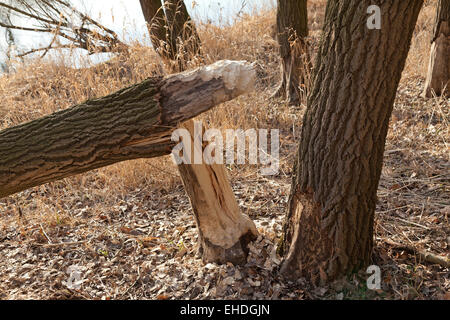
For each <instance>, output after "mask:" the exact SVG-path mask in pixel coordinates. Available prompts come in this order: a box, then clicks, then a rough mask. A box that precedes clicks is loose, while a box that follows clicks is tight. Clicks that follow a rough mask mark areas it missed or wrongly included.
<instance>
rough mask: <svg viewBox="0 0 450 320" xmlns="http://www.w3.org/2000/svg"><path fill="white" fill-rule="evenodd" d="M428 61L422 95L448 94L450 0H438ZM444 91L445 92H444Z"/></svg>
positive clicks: (449, 82)
mask: <svg viewBox="0 0 450 320" xmlns="http://www.w3.org/2000/svg"><path fill="white" fill-rule="evenodd" d="M437 6H438V8H437V15H436V23H435V26H434V32H433V39H432V46H431V52H430V63H429V66H428V74H427V80H426V82H425V89H424V92H423V95H424V96H425V97H428V98H430V97H432V96H433V94H436V95H437V96H440V95H448V92H449V91H450V89H449V88H448V86H449V85H450V0H439V2H438V4H437ZM444 91H445V92H444Z"/></svg>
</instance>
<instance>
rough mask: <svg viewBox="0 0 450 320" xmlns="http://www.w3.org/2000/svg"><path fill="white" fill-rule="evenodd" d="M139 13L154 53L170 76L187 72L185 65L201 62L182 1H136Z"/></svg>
mask: <svg viewBox="0 0 450 320" xmlns="http://www.w3.org/2000/svg"><path fill="white" fill-rule="evenodd" d="M140 2H141V8H142V12H143V14H144V18H145V21H146V22H147V26H148V31H149V34H150V38H151V40H152V44H153V47H154V48H155V50H156V52H157V53H158V54H159V55H160V56H161V57H162V58H163V60H164V61H165V62H166V63H167V64H168V66H169V67H170V72H180V71H184V70H186V69H187V65H188V63H189V62H190V61H191V60H192V59H194V58H196V57H200V58H201V41H200V37H199V36H198V33H197V30H196V28H195V25H194V23H193V21H192V19H191V17H190V15H189V13H188V11H187V8H186V5H185V4H184V1H182V0H165V1H164V8H163V6H162V2H161V0H140Z"/></svg>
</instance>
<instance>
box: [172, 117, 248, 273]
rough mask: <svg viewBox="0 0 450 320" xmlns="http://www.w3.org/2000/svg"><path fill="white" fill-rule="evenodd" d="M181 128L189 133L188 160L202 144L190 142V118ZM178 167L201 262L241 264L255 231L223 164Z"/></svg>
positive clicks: (192, 157)
mask: <svg viewBox="0 0 450 320" xmlns="http://www.w3.org/2000/svg"><path fill="white" fill-rule="evenodd" d="M182 127H183V128H186V129H187V130H188V131H189V132H190V134H191V145H192V146H193V148H192V154H191V159H194V152H195V151H194V150H195V148H198V147H200V150H198V151H199V152H201V153H202V154H203V147H202V146H196V145H195V143H194V137H195V136H194V134H195V132H194V122H193V121H192V120H190V121H188V122H187V123H185V124H183V125H182ZM202 132H203V129H202ZM200 134H202V135H203V133H200ZM178 169H179V172H180V175H181V177H182V179H183V184H184V187H185V190H186V192H187V194H188V196H189V199H190V202H191V205H192V209H193V211H194V216H195V221H196V223H197V227H198V232H199V251H200V253H201V255H202V258H203V261H205V262H216V263H226V262H232V263H234V264H242V263H245V262H246V258H247V254H248V248H247V245H248V243H249V242H250V241H252V240H254V239H256V236H257V230H256V227H255V224H254V223H253V222H252V221H251V220H250V218H249V217H248V216H246V215H244V214H242V213H241V211H240V209H239V206H238V204H237V202H236V198H235V196H234V194H233V190H232V189H231V185H230V182H229V180H228V178H227V173H226V169H225V166H224V165H222V164H212V165H207V164H205V163H203V164H181V165H179V166H178Z"/></svg>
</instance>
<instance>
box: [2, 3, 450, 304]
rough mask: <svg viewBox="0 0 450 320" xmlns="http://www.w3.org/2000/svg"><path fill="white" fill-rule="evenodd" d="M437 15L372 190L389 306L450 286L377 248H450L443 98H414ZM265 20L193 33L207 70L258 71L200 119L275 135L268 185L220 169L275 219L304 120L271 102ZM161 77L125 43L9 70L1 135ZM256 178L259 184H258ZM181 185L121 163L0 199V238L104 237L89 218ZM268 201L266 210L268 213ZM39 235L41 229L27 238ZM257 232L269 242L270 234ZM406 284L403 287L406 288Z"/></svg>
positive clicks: (244, 171)
mask: <svg viewBox="0 0 450 320" xmlns="http://www.w3.org/2000/svg"><path fill="white" fill-rule="evenodd" d="M325 3H326V1H325V0H315V1H310V4H309V11H310V25H311V43H312V45H313V48H316V47H317V41H318V38H319V36H320V28H321V21H322V20H323V13H324V9H325ZM434 15H435V9H434V3H432V1H427V2H426V5H425V7H424V9H423V10H422V13H421V15H420V17H419V22H418V25H417V28H416V31H415V34H414V38H413V42H412V47H411V51H410V54H409V57H408V61H407V65H406V68H405V71H404V74H403V79H402V82H401V85H400V88H399V94H398V99H397V102H396V106H395V110H394V115H393V120H392V123H391V130H390V132H389V137H388V143H387V147H386V149H387V153H386V161H385V169H384V171H383V176H382V180H381V183H380V191H379V198H380V204H379V206H378V208H377V211H378V215H377V217H378V218H377V227H376V237H377V244H378V249H377V250H378V251H377V254H378V257H381V258H382V259H386V261H384V260H383V261H384V264H385V265H386V266H387V267H386V271H389V273H391V275H392V276H391V279H390V280H389V281H391V282H390V283H391V285H392V288H394V289H392V290H391V291H390V294H391V296H389V297H391V298H397V299H399V298H402V299H404V298H429V297H432V298H439V297H441V295H442V294H443V293H445V291H446V290H447V291H448V290H449V287H450V284H449V281H448V278H447V279H445V277H448V271H447V272H443V271H442V269H441V270H439V268H437V269H436V268H435V266H432V267H427V266H424V265H422V264H419V263H415V264H414V268H415V269H414V271H411V270H409V266H410V262H411V257H409V258H407V257H399V255H400V253H398V252H396V251H395V249H393V248H390V247H389V246H387V245H386V244H385V243H384V242H383V239H385V238H386V237H389V238H394V239H395V240H397V241H399V242H403V243H408V244H413V245H414V246H418V247H421V248H423V249H430V250H432V251H433V252H435V253H437V254H445V253H446V252H447V253H448V248H449V247H450V243H446V241H449V240H448V239H447V238H446V237H447V235H448V233H449V232H450V230H449V227H448V226H449V224H448V216H449V214H450V213H449V209H448V208H449V206H450V197H449V191H450V189H449V186H450V181H449V179H450V177H449V175H448V172H449V153H448V150H449V146H448V139H449V137H450V132H449V130H450V129H449V125H448V121H449V108H448V106H449V105H448V103H449V101H448V100H445V99H442V98H436V99H430V100H425V99H422V98H420V97H419V94H420V92H421V90H422V87H423V82H424V75H425V74H426V68H427V63H428V52H429V49H430V37H431V28H432V25H433V19H434ZM274 19H275V12H273V11H266V12H264V11H263V12H259V13H256V14H253V15H251V16H245V17H243V18H242V19H240V20H238V21H236V23H235V24H233V25H231V26H227V27H223V28H219V27H216V26H214V25H210V24H202V25H199V26H198V30H199V33H200V37H201V39H202V42H203V46H204V53H205V55H206V57H207V62H213V61H216V60H220V59H234V60H248V61H252V62H255V63H256V65H257V70H258V79H259V80H258V88H257V91H256V92H255V93H252V94H249V95H247V96H243V97H240V98H238V99H236V100H234V101H232V102H228V103H225V104H223V105H221V106H218V107H217V108H215V109H214V110H212V111H210V112H208V113H206V114H204V115H202V116H201V117H200V118H201V119H202V120H203V121H204V123H206V124H207V126H208V127H216V128H243V129H247V128H280V133H281V159H280V161H281V173H280V175H279V176H277V177H273V178H271V179H270V180H268V179H265V178H262V177H260V176H259V174H258V170H257V169H258V168H256V167H252V166H232V167H229V172H230V176H231V179H232V181H233V184H234V185H235V186H238V187H236V188H237V189H239V192H238V193H237V197H238V198H239V201H240V204H241V206H242V207H243V208H244V210H245V211H246V212H247V213H248V214H249V215H250V216H252V218H254V219H257V218H258V217H261V216H271V214H276V215H278V216H282V215H283V206H284V205H283V203H285V201H281V203H280V201H278V200H277V199H276V198H277V197H283V199H284V198H285V197H286V195H287V193H288V188H289V182H290V178H289V176H290V173H291V167H292V161H293V157H294V154H295V148H296V144H297V142H298V135H299V131H300V130H299V129H300V126H301V118H302V115H303V112H304V102H303V104H302V105H301V106H299V107H290V106H288V105H287V104H285V103H284V102H282V101H277V100H272V101H270V100H269V99H268V98H269V96H270V94H271V92H272V90H273V89H274V88H275V86H276V84H277V81H278V79H279V60H278V55H277V49H276V43H275V41H274V40H273V39H272V38H271V36H270V34H271V29H272V24H273V22H274ZM160 73H162V70H161V67H160V64H159V59H158V57H157V56H156V55H155V53H154V52H153V51H152V49H150V48H146V47H142V46H140V45H138V44H135V45H133V46H132V47H131V49H130V52H129V56H128V57H127V58H126V59H125V58H123V57H122V58H121V57H117V58H114V59H113V60H112V61H110V62H109V63H107V64H103V65H101V66H100V67H91V68H88V69H81V70H76V69H72V68H69V67H66V66H64V65H62V63H61V62H59V61H55V60H53V61H40V60H34V61H30V62H29V63H28V64H27V65H26V66H19V67H18V69H17V72H15V73H13V74H10V75H3V76H2V77H0V96H1V97H2V99H1V101H0V129H3V128H6V127H9V126H13V125H17V124H19V123H22V122H25V121H29V120H32V119H36V118H38V117H41V116H43V115H46V114H49V113H51V112H54V111H57V110H61V109H64V108H67V107H69V106H71V105H73V104H76V103H80V102H82V101H84V100H86V99H89V98H92V97H98V96H103V95H106V94H108V93H111V92H114V91H116V90H118V89H120V88H122V87H124V86H127V85H130V84H132V83H136V82H138V81H141V80H143V79H145V78H147V77H149V76H152V75H155V74H160ZM257 182H263V185H261V184H258V185H255V184H256V183H257ZM264 184H265V185H264ZM180 186H181V181H180V178H179V176H178V173H177V170H176V167H175V166H174V165H173V164H172V161H171V160H170V158H169V157H165V158H159V159H151V160H136V161H129V162H125V163H120V164H117V165H113V166H110V167H107V168H103V169H99V170H95V171H92V172H89V173H86V174H84V175H80V176H76V177H72V178H68V179H64V180H62V181H59V182H55V183H52V184H48V185H45V186H41V187H37V188H34V189H32V190H27V191H24V192H22V193H20V194H17V195H14V196H11V197H9V198H7V199H3V200H0V218H1V220H0V232H2V230H3V231H4V232H5V233H6V232H8V230H10V229H11V228H16V229H17V230H20V235H19V240H17V241H24V240H26V239H31V240H30V241H34V240H36V237H38V238H39V237H42V236H43V234H44V236H45V232H44V230H52V228H54V227H55V226H61V225H64V226H67V227H71V226H76V225H80V224H83V223H85V224H86V227H85V229H83V230H84V232H86V233H89V232H92V233H95V232H103V231H101V228H102V225H97V224H95V223H93V224H91V223H90V219H94V218H95V219H98V218H99V217H100V219H103V218H102V217H105V216H108V215H109V213H110V212H111V211H112V210H113V209H112V208H117V206H120V205H121V204H123V203H126V202H127V199H129V197H130V194H132V195H137V197H138V198H139V199H141V200H142V201H150V202H151V201H155V207H157V208H158V209H157V210H160V211H163V210H164V208H163V207H162V206H164V205H166V206H169V207H171V206H174V205H175V204H173V202H172V201H174V200H171V202H169V203H166V202H165V201H163V202H161V199H156V200H155V195H167V194H170V193H175V194H180V195H183V191H182V189H181V188H180ZM241 186H242V187H241ZM236 188H235V189H236ZM271 188H277V192H272V190H273V189H271ZM256 195H257V196H258V197H256ZM161 197H162V198H163V199H165V196H161ZM266 199H267V201H269V200H270V201H271V202H270V203H273V206H272V205H271V206H268V205H267V201H266ZM264 201H265V202H264ZM147 205H148V206H150V207H152V205H151V204H150V205H149V204H147ZM81 208H89V212H91V215H89V216H88V217H87V218H84V217H82V216H81V217H80V216H74V215H73V214H72V211H73V210H75V209H77V210H79V209H81ZM274 211H276V212H275V213H274ZM19 213H21V214H22V215H19ZM405 221H406V222H405ZM411 223H415V225H412V224H411ZM36 230H41V232H38V233H37V235H36ZM264 233H265V234H266V235H268V236H269V237H272V238H274V239H275V238H276V237H277V236H279V234H276V233H273V232H267V231H265V232H264ZM55 236H56V235H55ZM33 237H34V238H33ZM0 238H1V237H0ZM33 239H34V240H33ZM36 241H37V240H36ZM381 258H380V259H381ZM408 259H409V260H408ZM411 272H412V273H411ZM411 274H412V275H411ZM441 275H443V276H442V277H444V278H441ZM409 276H410V277H412V278H411V279H413V280H411V281H412V282H410V281H406V280H405V279H407V277H409ZM424 279H425V280H424ZM424 285H426V286H432V289H430V290H428V292H429V294H428V295H427V294H425V293H423V292H424V291H423V290H421V288H423V286H424Z"/></svg>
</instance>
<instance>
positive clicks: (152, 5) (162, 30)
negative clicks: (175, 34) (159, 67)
mask: <svg viewBox="0 0 450 320" xmlns="http://www.w3.org/2000/svg"><path fill="white" fill-rule="evenodd" d="M140 3H141V9H142V13H143V15H144V19H145V22H146V23H147V29H148V32H149V35H150V40H151V41H152V45H153V48H154V49H155V51H156V52H157V53H158V54H159V55H160V56H161V57H165V58H166V59H170V56H169V54H170V52H172V50H171V49H169V48H168V41H167V21H166V15H165V13H164V9H163V7H162V2H161V0H140Z"/></svg>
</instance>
